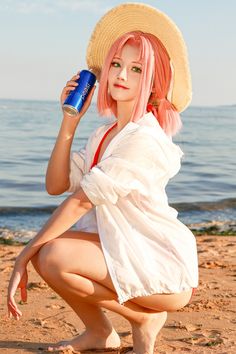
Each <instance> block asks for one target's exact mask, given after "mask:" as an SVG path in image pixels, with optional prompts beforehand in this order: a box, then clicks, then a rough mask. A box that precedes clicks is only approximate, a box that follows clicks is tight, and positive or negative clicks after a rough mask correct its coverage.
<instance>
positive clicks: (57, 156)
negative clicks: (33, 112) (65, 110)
mask: <svg viewBox="0 0 236 354" xmlns="http://www.w3.org/2000/svg"><path fill="white" fill-rule="evenodd" d="M79 121H80V119H79V120H77V119H73V117H69V116H67V115H64V118H63V121H62V124H61V128H60V131H59V134H58V137H57V140H56V143H55V146H54V148H53V151H52V154H51V157H50V160H49V162H48V167H47V172H46V189H47V192H48V193H49V194H52V195H58V194H62V193H64V192H65V191H66V190H68V188H69V185H70V181H69V175H70V151H71V146H72V142H73V139H74V134H75V130H76V127H77V125H78V123H79Z"/></svg>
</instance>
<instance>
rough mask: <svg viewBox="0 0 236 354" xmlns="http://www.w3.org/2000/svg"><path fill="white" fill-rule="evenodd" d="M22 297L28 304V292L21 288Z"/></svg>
mask: <svg viewBox="0 0 236 354" xmlns="http://www.w3.org/2000/svg"><path fill="white" fill-rule="evenodd" d="M20 295H21V300H22V301H24V302H26V301H27V290H26V287H22V288H20Z"/></svg>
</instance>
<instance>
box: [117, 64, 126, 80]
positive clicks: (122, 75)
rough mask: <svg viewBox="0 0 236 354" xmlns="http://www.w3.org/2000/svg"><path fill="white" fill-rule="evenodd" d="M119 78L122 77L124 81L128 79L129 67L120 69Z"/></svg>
mask: <svg viewBox="0 0 236 354" xmlns="http://www.w3.org/2000/svg"><path fill="white" fill-rule="evenodd" d="M117 79H121V80H124V81H127V69H126V67H123V68H121V69H120V71H119V73H118V75H117Z"/></svg>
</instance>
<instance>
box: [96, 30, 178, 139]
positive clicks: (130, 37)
mask: <svg viewBox="0 0 236 354" xmlns="http://www.w3.org/2000/svg"><path fill="white" fill-rule="evenodd" d="M128 41H129V42H130V43H131V44H134V45H139V48H140V54H139V56H140V58H139V60H140V61H141V62H142V64H143V65H142V72H141V79H140V85H139V92H138V94H137V98H136V101H135V105H134V109H133V112H132V116H131V119H130V121H133V122H135V121H137V120H138V119H140V118H141V117H142V116H143V115H144V114H145V113H146V112H147V110H148V111H152V113H153V114H154V116H155V117H156V118H157V120H158V122H159V124H160V126H161V127H162V129H163V130H164V131H165V133H166V134H167V135H170V136H173V135H175V134H176V133H177V132H178V131H179V130H180V128H181V127H182V123H181V119H180V116H179V113H178V112H177V110H176V108H175V107H174V105H173V104H172V103H171V102H170V101H169V100H168V99H167V94H168V91H169V88H170V83H171V75H172V73H171V66H170V58H169V55H168V53H167V51H166V49H165V47H164V45H163V44H162V43H161V41H160V40H159V39H158V38H157V37H155V36H154V35H152V34H151V33H143V32H141V31H132V32H128V33H125V34H124V35H122V36H121V37H119V38H118V39H117V40H116V41H115V42H114V43H113V45H112V46H111V48H110V50H109V51H108V54H107V56H106V59H105V61H104V64H103V68H102V72H101V77H100V84H99V90H98V98H97V108H98V112H99V114H100V115H102V116H106V117H109V116H111V115H113V114H114V115H115V116H116V112H117V110H116V101H115V100H113V99H112V97H111V96H110V95H109V93H108V73H109V69H110V66H111V62H112V60H113V57H114V56H115V55H116V54H118V55H119V53H120V51H121V50H122V48H123V46H124V45H125V44H126V43H127V42H128Z"/></svg>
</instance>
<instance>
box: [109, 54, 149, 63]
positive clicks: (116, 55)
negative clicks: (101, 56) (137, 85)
mask: <svg viewBox="0 0 236 354" xmlns="http://www.w3.org/2000/svg"><path fill="white" fill-rule="evenodd" d="M115 58H116V59H120V60H122V59H121V58H120V57H118V56H117V55H116V56H114V58H113V59H115ZM132 63H137V64H141V65H142V63H141V61H132Z"/></svg>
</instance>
